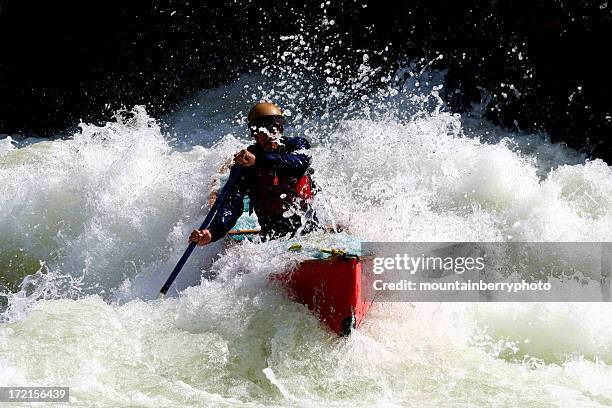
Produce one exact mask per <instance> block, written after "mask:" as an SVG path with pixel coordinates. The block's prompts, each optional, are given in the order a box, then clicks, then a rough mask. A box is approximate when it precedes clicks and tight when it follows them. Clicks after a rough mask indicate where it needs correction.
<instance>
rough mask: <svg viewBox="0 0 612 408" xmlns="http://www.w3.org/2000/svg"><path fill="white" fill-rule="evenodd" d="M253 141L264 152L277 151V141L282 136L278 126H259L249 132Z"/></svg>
mask: <svg viewBox="0 0 612 408" xmlns="http://www.w3.org/2000/svg"><path fill="white" fill-rule="evenodd" d="M251 132H252V134H253V136H254V137H255V140H257V143H258V144H259V145H260V146H261V148H262V149H264V151H266V152H272V151H274V150H276V149H278V146H279V141H280V138H281V136H282V135H283V134H282V133H281V131H280V127H279V126H268V127H263V126H259V127H257V128H255V129H252V130H251Z"/></svg>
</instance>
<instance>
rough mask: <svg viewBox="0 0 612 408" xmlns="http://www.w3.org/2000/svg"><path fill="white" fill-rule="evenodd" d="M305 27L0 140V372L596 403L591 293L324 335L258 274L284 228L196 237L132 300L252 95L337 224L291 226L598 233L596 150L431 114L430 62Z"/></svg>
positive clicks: (379, 310) (415, 234) (144, 402)
mask: <svg viewBox="0 0 612 408" xmlns="http://www.w3.org/2000/svg"><path fill="white" fill-rule="evenodd" d="M325 24H327V25H324V26H323V28H325V27H328V25H329V24H331V22H330V21H329V20H327V23H325ZM332 25H333V24H332ZM321 33H322V34H321ZM321 33H319V34H318V35H319V36H320V37H319V40H317V39H315V38H314V37H313V36H314V34H313V33H311V34H312V35H306V34H305V33H300V34H297V35H295V36H291V37H287V38H285V39H284V44H286V45H285V46H283V47H281V48H279V50H278V55H275V56H273V58H272V59H271V60H270V61H268V62H266V61H263V57H262V65H263V66H264V69H263V70H262V71H261V72H258V73H251V74H248V75H247V74H245V75H243V76H242V77H241V78H238V79H237V80H236V81H235V82H234V83H232V84H229V85H224V86H221V87H219V88H217V89H212V90H206V91H202V92H200V93H198V94H196V95H193V96H192V97H191V98H190V99H188V100H187V101H186V102H185V103H184V106H182V107H181V108H180V109H179V110H178V111H177V112H175V113H174V114H172V115H170V116H168V117H166V118H163V119H162V120H161V121H158V120H155V119H153V118H151V117H149V116H148V115H147V113H146V112H145V111H144V109H143V108H140V107H136V108H135V109H134V110H133V111H131V112H118V113H117V115H116V117H115V118H114V119H113V120H111V121H110V122H109V123H107V124H106V125H105V126H93V125H88V124H81V131H80V132H78V133H77V134H75V135H74V136H73V137H72V138H70V139H67V140H55V141H40V142H38V143H26V144H23V145H20V146H16V145H15V143H13V142H12V141H11V140H10V139H8V138H5V139H2V140H0V271H1V272H2V279H1V280H0V285H2V286H3V293H4V295H3V297H2V299H3V303H2V305H1V307H2V315H1V316H2V322H3V323H1V324H0V367H1V370H0V385H24V384H38V385H69V386H70V387H71V394H72V396H73V397H74V398H77V399H78V400H79V401H83V402H84V403H92V402H97V403H98V404H100V405H101V406H126V405H136V406H170V405H184V406H201V405H202V404H204V405H218V406H233V405H249V406H261V405H279V406H286V405H300V406H311V405H313V404H318V405H320V404H325V405H327V406H330V405H337V406H355V405H372V404H378V405H380V406H383V405H384V406H389V405H391V406H392V405H398V406H399V405H416V406H441V405H442V406H450V405H455V406H456V405H461V404H471V405H482V406H490V405H492V404H498V405H499V404H502V405H511V406H515V405H540V406H549V405H552V406H558V405H571V406H598V405H610V404H612V386H611V384H612V381H611V379H612V369H611V368H610V364H612V344H611V343H610V340H609V339H610V338H611V335H612V317H610V316H612V313H610V307H609V306H608V305H606V304H595V303H594V304H553V303H550V304H537V303H534V304H531V303H527V304H461V305H456V304H378V305H375V307H374V308H373V309H372V311H371V313H370V315H369V316H368V319H367V321H366V323H365V324H364V326H363V327H362V328H361V329H360V330H358V331H357V332H356V333H354V334H353V335H352V336H351V337H350V338H345V339H339V338H337V337H336V336H335V335H332V334H330V333H328V332H327V331H326V330H325V329H324V328H323V327H321V326H320V324H319V322H318V321H317V319H316V318H315V317H313V316H312V315H311V314H310V313H309V312H308V311H307V310H306V308H305V307H303V306H301V305H298V304H295V303H293V302H291V301H290V300H288V299H287V298H286V297H285V296H284V295H283V293H282V292H280V291H278V290H277V289H276V288H274V287H271V286H269V285H268V284H267V279H266V277H267V276H268V275H269V274H270V273H274V272H278V271H282V270H286V269H287V268H290V267H293V266H295V265H296V264H297V263H298V262H299V261H300V260H302V259H304V257H305V256H306V255H305V254H299V253H292V252H288V251H287V250H286V248H287V246H288V243H287V242H286V241H282V240H281V241H272V242H265V243H252V242H248V241H247V242H243V243H241V244H238V245H235V246H232V247H230V248H226V249H224V248H223V244H216V245H213V246H210V247H207V248H206V249H198V250H197V251H196V253H195V254H194V255H193V256H192V259H191V260H190V262H189V263H188V264H187V266H186V267H185V269H184V270H183V272H182V273H181V275H180V277H179V280H178V281H177V284H176V286H175V289H174V290H175V291H176V289H179V290H182V293H181V295H180V296H176V292H173V293H171V295H172V296H170V297H169V298H167V299H164V300H150V299H153V298H154V297H155V295H156V293H157V291H158V290H159V287H160V286H161V284H162V283H163V281H164V280H165V278H166V277H167V275H168V273H169V271H170V270H171V269H172V267H173V266H174V264H175V263H176V261H177V259H178V258H179V257H180V254H181V253H182V250H183V249H184V247H185V245H186V237H187V236H188V234H189V232H190V230H191V229H192V228H193V227H194V226H196V225H198V224H199V223H200V222H201V219H202V218H203V216H204V214H205V212H206V201H207V198H208V192H209V190H210V186H211V183H213V182H214V180H215V178H216V173H217V169H219V168H220V167H221V166H222V165H223V164H224V163H226V161H227V159H228V158H230V157H231V156H232V153H233V152H235V151H236V150H238V149H240V148H242V147H244V146H246V145H247V144H248V143H250V142H251V141H250V140H248V139H247V138H246V134H245V131H244V116H245V114H246V112H247V110H248V107H249V106H250V105H251V104H252V103H253V102H255V101H259V100H262V99H271V100H275V101H277V102H278V103H280V104H281V105H282V106H283V107H284V108H285V109H286V111H287V113H288V115H289V118H290V125H289V126H288V127H287V129H286V132H287V133H288V134H293V135H297V134H300V135H303V136H306V137H307V138H309V139H310V140H311V141H312V142H313V151H312V153H313V157H314V161H313V166H314V168H315V175H314V178H315V181H316V183H317V184H318V185H319V186H320V187H321V189H322V192H321V193H320V194H319V195H317V197H316V202H315V206H316V207H317V210H318V212H319V214H320V215H321V217H322V219H323V220H324V221H325V222H329V223H336V224H342V225H344V226H347V227H348V230H349V234H344V235H342V234H341V235H326V234H313V235H312V236H310V237H308V238H305V239H304V241H303V243H304V245H306V246H308V245H310V246H311V247H313V248H316V247H318V246H326V245H328V244H330V243H338V242H340V243H342V242H348V241H350V240H351V239H354V240H357V241H358V240H379V241H511V240H519V241H609V240H610V238H611V237H610V231H611V230H612V229H611V228H610V227H611V226H612V218H611V217H612V200H611V198H610V197H612V170H611V169H610V167H609V166H608V165H607V164H606V163H603V162H602V161H600V160H594V161H585V159H584V157H582V156H581V155H580V154H578V153H576V152H574V151H572V150H569V149H567V148H564V147H561V146H555V145H551V144H550V143H549V142H548V141H547V138H546V135H542V134H526V133H511V132H508V131H505V130H502V129H499V128H496V127H494V126H492V125H490V124H488V123H486V122H485V121H483V120H481V119H479V118H478V116H477V114H476V113H477V112H475V114H474V115H471V116H469V117H467V116H466V117H460V116H459V115H454V114H451V113H449V112H447V111H446V110H445V107H444V104H443V103H442V101H441V99H440V96H439V93H440V92H441V91H442V89H443V88H442V84H443V76H444V72H438V71H435V70H423V69H422V68H423V66H424V65H425V64H426V63H427V62H424V63H420V64H418V63H417V64H413V65H406V66H405V67H404V68H401V69H399V70H396V71H393V72H382V70H380V69H377V67H371V66H369V65H368V63H369V61H370V58H369V56H368V55H369V54H368V53H367V52H364V51H361V50H349V52H352V53H353V54H352V55H353V56H356V57H359V58H361V62H362V63H360V64H358V66H357V68H354V69H353V68H350V67H349V66H344V65H342V63H341V62H339V61H336V60H334V58H333V57H331V56H330V57H328V56H327V52H328V51H329V49H328V50H326V48H325V47H326V46H328V47H329V46H331V45H324V44H334V45H337V46H341V45H340V44H339V43H338V42H333V41H332V42H330V41H328V40H329V38H330V37H325V35H323V34H324V33H325V29H322V30H321ZM330 35H332V34H330ZM332 36H333V35H332ZM317 41H320V42H317ZM319 44H320V45H319ZM370 53H371V52H370ZM329 55H332V53H331V52H330V54H329ZM202 271H204V272H207V273H213V274H214V275H216V276H217V277H218V278H217V279H216V280H214V281H208V280H202V281H201V280H200V274H201V272H202Z"/></svg>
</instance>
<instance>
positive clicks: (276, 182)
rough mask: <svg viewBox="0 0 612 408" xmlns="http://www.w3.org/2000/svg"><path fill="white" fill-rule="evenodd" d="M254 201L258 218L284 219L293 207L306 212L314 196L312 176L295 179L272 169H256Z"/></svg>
mask: <svg viewBox="0 0 612 408" xmlns="http://www.w3.org/2000/svg"><path fill="white" fill-rule="evenodd" d="M256 180H257V181H256V186H255V195H256V197H257V199H256V200H255V201H254V205H255V211H256V212H257V216H258V217H264V218H268V217H282V215H283V213H284V212H285V211H287V210H289V209H291V208H292V207H293V208H295V207H298V208H300V209H301V210H305V209H306V208H307V206H308V202H309V201H310V199H311V198H312V196H313V191H312V183H311V180H310V176H308V175H304V176H302V177H294V176H289V175H287V174H284V173H283V172H279V171H275V170H272V169H265V168H257V169H256Z"/></svg>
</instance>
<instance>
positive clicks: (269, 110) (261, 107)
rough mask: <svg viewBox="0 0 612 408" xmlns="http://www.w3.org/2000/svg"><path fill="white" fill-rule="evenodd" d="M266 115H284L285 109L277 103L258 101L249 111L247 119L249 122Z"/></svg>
mask: <svg viewBox="0 0 612 408" xmlns="http://www.w3.org/2000/svg"><path fill="white" fill-rule="evenodd" d="M266 116H277V117H278V116H281V117H282V116H283V111H282V110H281V108H279V107H278V106H277V105H276V104H274V103H270V102H262V103H258V104H256V105H255V106H253V108H251V110H250V111H249V115H248V117H247V120H248V122H249V123H252V122H254V121H256V120H257V119H259V118H263V117H266Z"/></svg>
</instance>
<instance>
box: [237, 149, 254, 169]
mask: <svg viewBox="0 0 612 408" xmlns="http://www.w3.org/2000/svg"><path fill="white" fill-rule="evenodd" d="M234 163H236V164H239V165H241V166H244V167H250V166H252V165H254V164H255V155H254V154H253V153H251V152H249V151H248V150H246V149H242V150H241V151H239V152H238V153H236V154H235V155H234Z"/></svg>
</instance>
